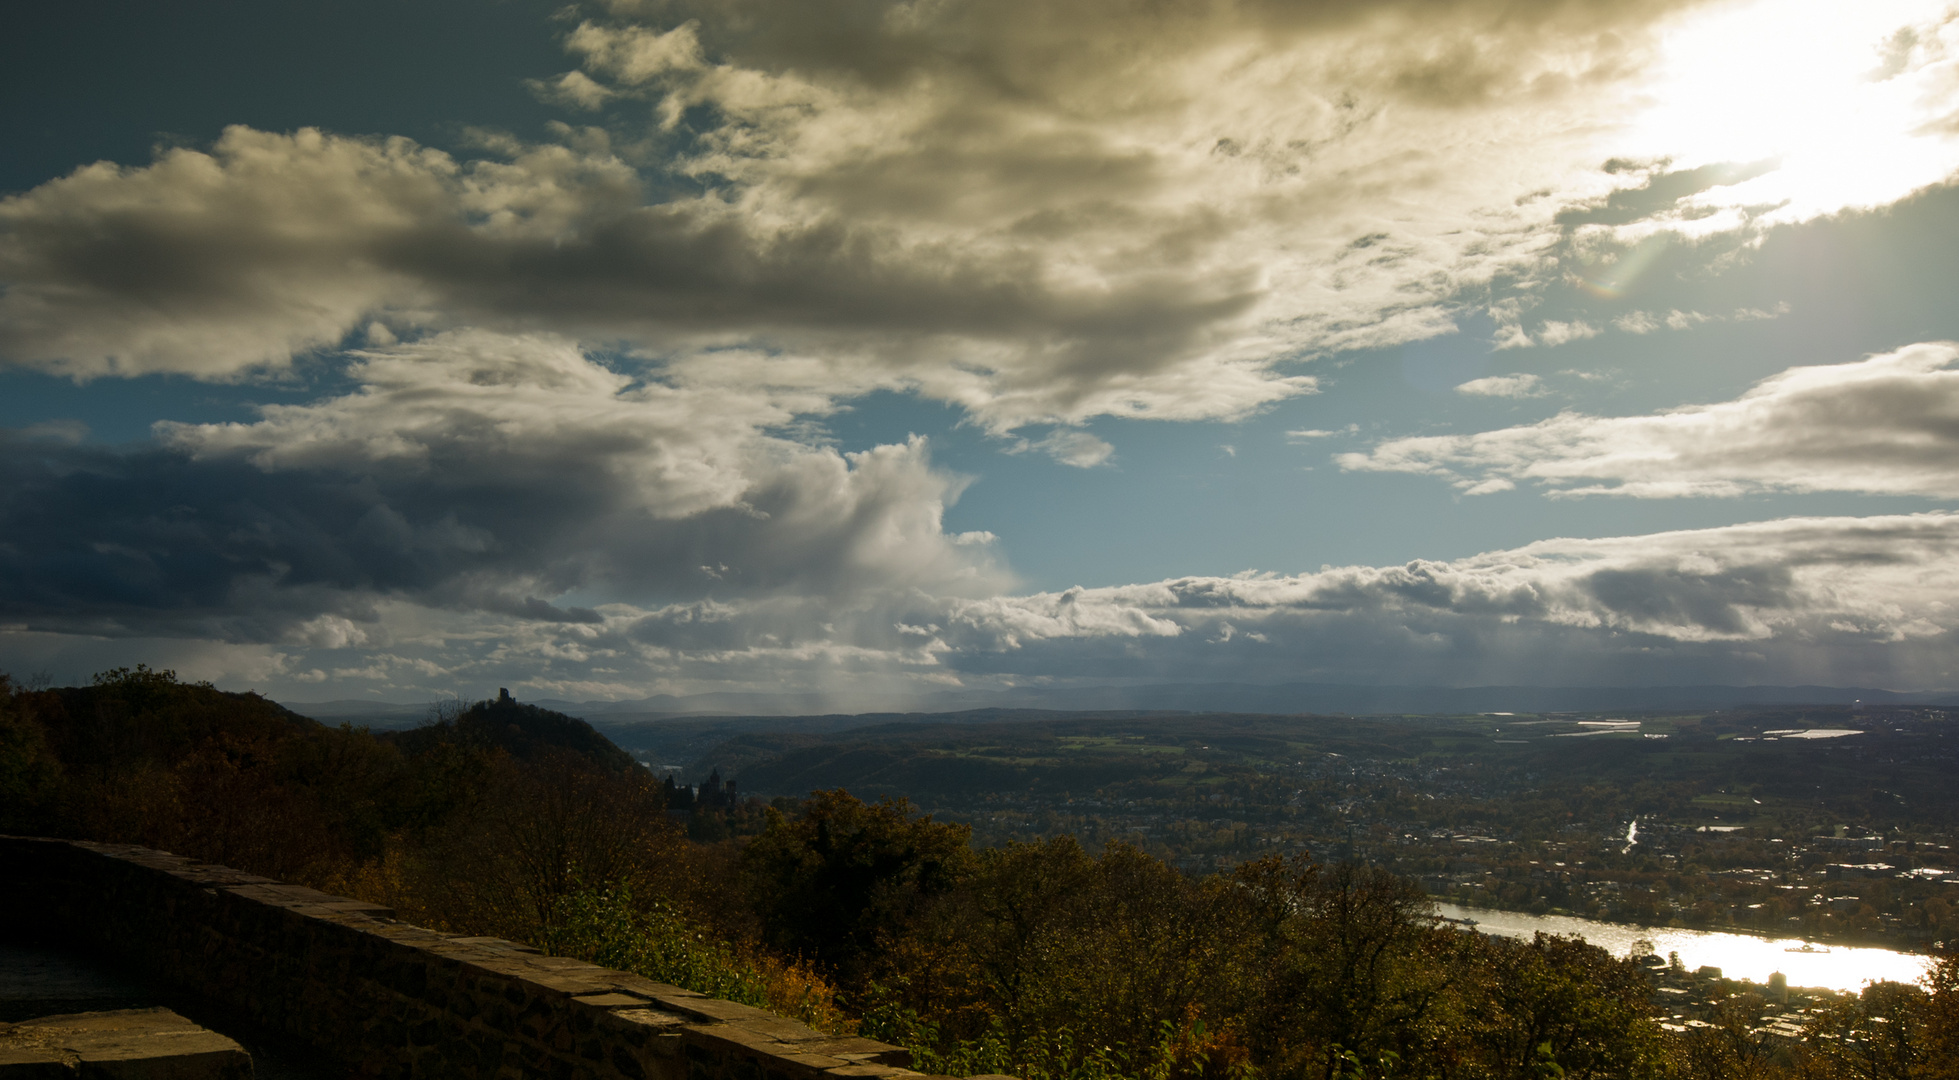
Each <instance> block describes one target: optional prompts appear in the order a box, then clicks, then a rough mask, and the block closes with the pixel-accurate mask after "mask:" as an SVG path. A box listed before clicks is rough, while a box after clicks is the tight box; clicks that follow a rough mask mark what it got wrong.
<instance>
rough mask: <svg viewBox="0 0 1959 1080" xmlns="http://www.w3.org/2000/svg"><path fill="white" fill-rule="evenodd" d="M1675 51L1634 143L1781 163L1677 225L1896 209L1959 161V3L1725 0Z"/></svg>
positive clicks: (1700, 201) (1686, 23)
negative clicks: (1732, 0)
mask: <svg viewBox="0 0 1959 1080" xmlns="http://www.w3.org/2000/svg"><path fill="white" fill-rule="evenodd" d="M1662 48H1663V59H1662V61H1661V64H1660V67H1659V69H1658V72H1657V77H1656V80H1655V82H1654V84H1653V85H1652V87H1651V89H1650V92H1649V93H1650V97H1649V100H1650V101H1651V102H1652V104H1651V107H1650V108H1648V109H1647V110H1645V112H1644V114H1643V115H1642V116H1640V117H1639V118H1638V120H1637V121H1635V123H1634V125H1633V128H1632V133H1631V134H1632V139H1631V150H1632V152H1633V153H1634V154H1637V155H1639V156H1641V157H1644V158H1647V159H1653V160H1659V159H1664V160H1667V161H1669V162H1670V166H1669V167H1671V168H1693V167H1696V166H1701V165H1710V164H1717V163H1724V162H1725V163H1733V164H1737V165H1742V164H1748V163H1755V162H1769V163H1774V165H1775V167H1774V168H1771V169H1769V170H1768V171H1766V172H1764V173H1762V174H1761V175H1760V176H1757V177H1755V178H1753V179H1748V180H1744V181H1742V182H1739V183H1735V184H1732V185H1728V186H1725V187H1717V188H1714V189H1711V190H1710V191H1708V192H1705V193H1704V194H1702V195H1701V196H1699V197H1697V198H1696V199H1694V200H1692V203H1691V206H1690V208H1689V209H1687V210H1685V211H1684V212H1683V218H1684V220H1677V221H1674V222H1670V223H1668V225H1667V226H1666V227H1667V228H1669V229H1671V230H1674V231H1681V232H1686V233H1688V234H1690V235H1691V234H1697V233H1702V232H1707V231H1713V230H1715V229H1724V228H1731V227H1733V226H1735V225H1737V224H1739V223H1740V221H1739V218H1740V216H1741V214H1742V211H1743V210H1744V209H1749V210H1752V211H1754V212H1755V213H1757V214H1761V215H1763V216H1761V217H1757V218H1756V220H1757V221H1758V222H1764V221H1765V222H1775V221H1797V220H1803V219H1806V218H1810V217H1815V216H1817V215H1820V214H1829V213H1834V212H1836V211H1839V210H1844V209H1853V208H1859V207H1870V206H1878V205H1883V204H1885V203H1889V202H1891V201H1894V200H1896V199H1898V198H1901V197H1903V196H1905V195H1907V194H1909V193H1911V192H1912V191H1915V190H1917V189H1919V188H1922V187H1925V186H1928V185H1931V184H1935V183H1938V182H1940V181H1942V180H1944V179H1945V178H1946V177H1947V176H1950V175H1951V174H1952V173H1953V172H1954V171H1955V169H1959V69H1956V68H1955V59H1959V7H1953V6H1951V5H1949V4H1947V3H1944V2H1942V0H1878V2H1873V0H1858V2H1845V0H1806V2H1805V0H1756V2H1752V3H1737V4H1727V5H1720V6H1717V7H1715V8H1713V9H1712V10H1709V11H1705V12H1703V13H1700V14H1698V15H1696V16H1692V17H1689V18H1687V19H1685V20H1683V21H1682V23H1681V24H1680V25H1679V26H1677V27H1675V28H1674V29H1673V31H1672V32H1670V33H1669V34H1667V35H1666V37H1665V39H1664V41H1663V46H1662Z"/></svg>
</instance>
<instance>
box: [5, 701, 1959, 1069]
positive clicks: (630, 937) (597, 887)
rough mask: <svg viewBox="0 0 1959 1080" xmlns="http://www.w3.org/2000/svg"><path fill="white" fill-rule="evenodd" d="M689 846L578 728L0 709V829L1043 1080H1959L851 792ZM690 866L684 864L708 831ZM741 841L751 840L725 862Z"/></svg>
mask: <svg viewBox="0 0 1959 1080" xmlns="http://www.w3.org/2000/svg"><path fill="white" fill-rule="evenodd" d="M741 813H743V814H747V815H749V816H750V817H752V818H755V819H758V822H759V824H758V826H757V828H758V829H759V831H752V830H751V831H750V835H746V836H740V835H729V836H728V837H727V838H725V839H719V840H715V841H713V842H702V841H700V840H691V839H689V838H688V835H687V822H686V821H685V820H684V817H685V815H681V814H678V813H674V812H670V808H669V806H668V803H667V794H666V792H664V791H663V789H662V787H661V785H659V784H658V783H656V782H655V781H654V780H653V779H652V777H651V776H650V775H649V774H648V773H647V772H646V771H645V770H643V769H640V768H638V767H637V766H635V765H633V763H632V762H631V761H630V759H628V758H626V756H625V755H624V754H623V753H621V752H619V751H618V750H617V748H616V747H612V746H611V745H610V744H609V743H607V742H606V741H605V740H604V739H603V738H602V737H599V736H598V735H597V733H596V732H593V731H592V729H591V728H590V727H589V726H587V725H585V724H583V723H582V722H581V721H577V720H574V719H572V718H569V717H564V716H560V715H558V714H555V713H550V712H547V711H545V710H541V709H536V708H534V707H531V706H525V705H522V704H519V703H517V702H514V701H510V700H508V699H507V698H506V699H501V700H497V701H486V702H479V703H477V704H475V705H472V706H470V707H468V708H455V709H449V710H445V711H442V712H441V713H440V714H439V715H435V716H432V717H431V722H430V723H429V724H428V725H426V726H424V727H422V728H419V729H416V730H414V731H410V732H400V733H383V734H379V735H377V734H373V733H370V732H367V731H365V730H363V729H357V728H350V727H344V726H343V727H339V728H329V727H325V726H322V725H320V724H318V723H315V722H313V721H311V720H307V719H305V718H303V717H299V716H296V715H294V714H292V713H290V712H288V711H286V710H284V709H282V708H281V707H279V706H277V705H275V704H273V703H271V702H268V701H265V700H263V699H261V698H258V697H256V696H254V695H241V694H226V693H221V692H218V691H216V690H214V689H212V688H211V687H209V686H208V685H193V684H185V683H182V682H180V681H178V680H177V679H176V678H175V676H174V675H173V674H172V673H170V672H167V671H151V670H149V669H147V668H142V667H138V668H136V669H119V670H116V671H112V672H106V673H104V674H102V675H100V676H97V677H96V679H95V680H94V682H93V683H92V684H91V685H90V686H86V687H71V688H63V689H49V690H33V691H29V690H23V689H21V688H19V687H16V686H14V685H13V684H12V683H11V682H8V681H5V680H4V678H0V829H4V830H6V831H12V832H32V833H40V834H53V835H67V836H75V837H83V838H92V839H102V840H116V841H125V842H134V843H142V844H148V845H152V846H156V847H160V848H164V849H167V850H172V851H175V852H178V853H180V854H184V855H190V856H193V857H196V858H201V859H207V860H211V861H215V862H223V863H227V864H229V865H233V866H237V867H240V868H242V869H248V870H252V871H256V872H259V873H264V874H267V875H269V876H274V877H279V878H284V879H287V880H293V881H299V882H304V883H307V884H310V885H314V886H316V887H319V888H322V889H326V890H329V891H335V892H341V893H347V894H351V895H355V896H359V897H362V898H364V899H369V900H373V901H376V902H380V903H385V904H388V905H391V906H393V907H395V908H396V909H397V910H398V911H399V912H400V914H401V916H402V917H403V918H405V919H409V920H411V921H415V922H419V923H423V924H426V925H431V926H434V927H437V928H440V929H445V930H450V931H454V932H462V933H472V934H492V935H498V936H504V937H511V938H515V939H519V940H524V941H529V942H531V943H533V944H536V945H538V946H540V947H542V948H545V949H548V950H550V951H553V952H556V953H560V954H565V955H576V956H580V957H584V958H588V959H593V960H596V961H598V962H600V963H604V964H607V965H610V966H615V967H620V968H626V969H630V970H635V971H640V972H642V973H644V974H646V975H648V976H650V977H653V978H656V979H661V980H664V981H668V982H673V983H677V984H679V985H683V986H688V987H690V988H694V989H699V990H703V991H706V992H710V993H715V994H720V995H722V996H726V997H730V998H734V999H736V1000H742V1001H747V1002H750V1003H753V1004H760V1005H765V1006H767V1007H770V1008H774V1009H776V1010H778V1011H780V1012H783V1013H786V1014H789V1015H794V1016H797V1017H799V1018H801V1019H804V1020H806V1021H808V1022H810V1023H812V1024H815V1025H817V1026H819V1027H822V1028H825V1029H827V1030H831V1031H838V1032H842V1031H858V1032H861V1033H863V1034H866V1035H870V1036H872V1037H876V1038H881V1039H885V1040H887V1041H893V1042H898V1043H902V1044H904V1045H907V1046H910V1047H912V1048H913V1049H914V1051H915V1053H916V1056H917V1059H918V1065H919V1067H920V1068H922V1069H925V1070H926V1071H931V1072H941V1073H956V1074H961V1075H965V1074H973V1073H1009V1074H1015V1075H1019V1076H1023V1077H1027V1078H1029V1080H1048V1078H1056V1080H1058V1078H1064V1077H1065V1078H1079V1080H1093V1078H1104V1077H1151V1078H1165V1080H1168V1078H1172V1077H1189V1078H1197V1077H1206V1078H1211V1077H1273V1078H1292V1077H1299V1078H1310V1080H1400V1078H1403V1077H1407V1078H1411V1080H1412V1078H1417V1077H1421V1078H1427V1077H1434V1078H1438V1080H1445V1078H1458V1077H1460V1078H1462V1080H1556V1078H1559V1077H1566V1076H1569V1077H1572V1078H1574V1080H1592V1078H1599V1080H1606V1078H1613V1080H1618V1078H1625V1080H1647V1078H1652V1080H1662V1078H1667V1080H1671V1078H1679V1080H1782V1078H1785V1077H1786V1078H1787V1080H1946V1078H1947V1076H1948V1074H1951V1073H1954V1072H1959V1030H1955V1029H1956V1027H1959V1025H1955V1021H1954V1018H1955V1017H1959V988H1956V987H1955V968H1954V965H1953V964H1951V963H1945V964H1942V965H1941V966H1940V968H1939V969H1938V972H1937V973H1936V975H1935V977H1934V978H1933V979H1932V980H1931V981H1930V983H1929V984H1928V985H1927V986H1926V987H1902V986H1896V985H1884V986H1880V987H1875V988H1873V989H1872V990H1871V991H1870V992H1867V993H1866V994H1865V995H1863V997H1861V998H1855V999H1846V1000H1844V1001H1842V1002H1839V1003H1838V1004H1836V1005H1834V1006H1832V1007H1831V1008H1829V1009H1827V1010H1824V1011H1823V1012H1821V1013H1820V1014H1818V1015H1817V1017H1816V1018H1815V1020H1814V1021H1813V1023H1812V1029H1813V1030H1812V1032H1811V1037H1809V1038H1806V1039H1804V1040H1800V1041H1788V1040H1781V1041H1772V1040H1770V1039H1769V1038H1767V1037H1766V1036H1764V1035H1763V1034H1762V1033H1761V1032H1760V1030H1759V1026H1760V1025H1759V1019H1760V1016H1761V1014H1762V1012H1763V1010H1764V1008H1765V1007H1766V1005H1765V1003H1763V1002H1761V1001H1760V1000H1759V999H1755V998H1751V997H1749V996H1747V995H1741V996H1737V997H1734V998H1731V999H1729V1000H1728V1001H1726V1002H1724V1003H1723V1004H1722V1006H1721V1007H1720V1009H1719V1010H1718V1011H1717V1013H1716V1014H1714V1015H1713V1016H1712V1017H1711V1019H1710V1020H1709V1021H1708V1022H1707V1024H1706V1026H1702V1027H1695V1028H1692V1029H1691V1030H1688V1031H1685V1032H1673V1031H1668V1030H1665V1029H1663V1028H1662V1027H1661V1026H1660V1024H1659V1023H1658V1020H1657V1017H1656V1016H1655V1015H1654V1013H1653V1010H1652V1008H1651V1006H1650V1004H1649V997H1650V995H1651V992H1652V991H1651V987H1650V985H1649V983H1648V981H1647V976H1646V974H1645V972H1644V971H1643V969H1641V968H1640V967H1639V966H1638V965H1637V964H1635V963H1634V962H1632V961H1630V960H1626V959H1618V958H1614V957H1611V956H1609V955H1607V954H1606V953H1605V952H1604V951H1602V950H1600V949H1597V948H1594V947H1592V946H1589V945H1587V944H1585V943H1583V942H1582V941H1579V940H1576V939H1566V938H1554V937H1542V938H1539V939H1537V940H1536V941H1533V942H1517V941H1508V940H1503V939H1495V938H1485V937H1482V936H1479V935H1476V934H1470V933H1463V932H1461V931H1458V930H1455V929H1453V928H1450V927H1447V926H1444V925H1438V924H1437V923H1436V922H1435V921H1434V920H1433V919H1431V918H1429V917H1428V910H1429V908H1428V903H1427V900H1426V898H1425V897H1424V896H1423V894H1422V893H1421V891H1420V889H1419V888H1417V887H1416V886H1414V885H1413V884H1412V883H1410V882H1408V881H1406V880H1404V879H1402V878H1399V877H1396V876H1395V875H1393V874H1391V873H1389V872H1387V871H1385V870H1382V869H1379V868H1375V867H1367V866H1359V865H1354V864H1339V865H1318V864H1314V863H1312V862H1309V861H1306V860H1303V859H1297V860H1289V861H1288V860H1280V859H1276V858H1273V859H1266V860H1263V861H1259V862H1254V863H1250V864H1247V865H1245V866H1242V867H1240V868H1238V869H1237V870H1235V871H1234V872H1232V873H1230V874H1219V875H1212V876H1208V877H1191V876H1188V875H1185V874H1182V873H1180V872H1178V871H1176V870H1175V869H1173V868H1172V867H1170V866H1168V865H1167V864H1165V863H1163V862H1161V861H1159V860H1157V859H1155V858H1153V857H1151V856H1149V855H1147V854H1144V853H1142V852H1140V851H1138V850H1136V849H1134V848H1131V847H1127V846H1124V845H1121V844H1109V845H1107V846H1106V847H1104V848H1103V850H1102V851H1100V852H1099V853H1090V852H1088V851H1086V850H1084V849H1083V848H1082V847H1081V846H1080V845H1079V844H1077V843H1076V842H1075V841H1074V840H1073V839H1072V838H1069V837H1065V836H1062V837H1054V838H1050V839H1046V840H1042V841H1039V842H1030V843H1018V844H1010V845H1007V846H1004V847H998V848H990V849H985V850H975V849H974V848H973V847H972V845H971V843H970V835H969V833H968V831H967V829H966V828H965V827H964V826H957V825H950V824H946V823H942V822H937V821H933V820H932V819H930V818H929V817H925V816H921V815H919V814H917V813H916V812H914V811H913V810H912V808H911V807H910V806H909V805H908V804H906V803H905V802H904V801H902V800H886V801H883V802H880V803H874V804H873V803H865V802H863V801H860V800H858V799H856V798H853V797H851V796H850V795H848V794H846V793H844V792H842V791H832V792H818V793H815V794H813V795H811V796H810V797H809V798H808V799H806V800H801V801H800V802H795V803H787V802H779V803H778V804H777V805H775V806H771V807H766V808H765V807H761V806H759V805H752V804H751V805H750V806H748V807H747V808H745V809H743V810H741ZM696 831H697V832H698V830H696ZM732 831H733V832H741V831H743V830H732Z"/></svg>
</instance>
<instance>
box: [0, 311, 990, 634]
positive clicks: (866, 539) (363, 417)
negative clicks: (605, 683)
mask: <svg viewBox="0 0 1959 1080" xmlns="http://www.w3.org/2000/svg"><path fill="white" fill-rule="evenodd" d="M359 357H360V359H359V360H358V362H357V363H356V364H355V365H354V368H353V370H352V372H351V374H352V375H353V376H354V377H355V378H356V379H358V380H359V381H360V383H361V386H360V388H359V389H357V390H355V391H354V392H351V393H348V394H346V395H344V396H340V397H332V398H327V399H324V400H322V401H320V402H317V403H315V404H311V405H304V406H277V407H267V408H265V409H264V410H263V412H264V418H263V419H262V420H259V421H258V422H255V423H249V424H221V425H186V424H168V423H166V424H160V425H158V440H159V443H160V445H158V446H155V447H146V448H134V449H125V450H115V449H104V448H100V447H89V446H72V445H64V444H61V443H59V442H51V441H49V440H47V439H39V440H30V439H27V438H24V437H17V438H15V439H14V440H12V441H11V442H10V443H8V444H6V445H5V451H6V452H5V454H4V457H0V460H4V463H5V468H6V470H7V475H6V476H5V493H6V495H5V498H4V500H0V535H4V536H6V537H7V539H8V542H7V543H6V545H5V546H4V547H0V589H3V590H4V597H0V608H3V609H4V610H6V611H7V612H8V613H9V615H10V617H11V618H13V619H16V620H18V621H20V622H21V623H22V624H24V625H25V626H27V627H28V628H31V629H68V630H76V631H81V632H91V633H99V634H132V633H157V632H164V633H178V634H185V635H192V636H209V637H216V638H223V639H231V640H259V641H265V640H275V641H276V640H284V639H286V638H290V637H293V636H295V635H297V636H298V637H301V638H306V637H308V636H309V635H312V636H317V635H318V634H320V633H325V634H327V635H328V636H329V637H331V636H333V635H335V634H338V635H341V636H342V637H349V638H351V637H353V636H361V635H365V634H366V633H367V630H365V629H362V627H364V626H376V625H377V621H378V620H379V615H378V614H377V610H378V609H377V605H379V604H381V603H383V602H386V601H390V600H406V601H412V602H415V603H418V604H422V605H425V606H432V607H441V608H445V609H450V610H454V611H457V612H491V613H497V612H500V613H503V614H507V615H513V616H520V617H522V618H525V619H530V620H541V621H545V622H557V623H584V624H590V623H596V622H599V621H601V619H600V616H599V615H597V614H596V613H595V612H594V611H592V610H591V609H590V608H580V607H576V606H574V607H569V608H561V607H558V606H554V605H553V604H551V603H548V602H547V599H548V598H554V597H558V596H561V595H563V594H565V593H567V592H569V591H573V590H581V589H582V590H599V591H600V592H601V593H602V594H603V595H605V596H607V597H609V598H613V599H618V600H627V601H630V600H634V599H639V600H641V601H646V600H651V599H654V598H662V599H692V598H705V597H709V596H713V597H720V598H728V597H741V596H748V595H755V594H771V595H773V594H781V595H784V596H789V597H812V598H831V597H837V596H848V595H852V594H855V593H858V592H862V591H867V590H868V591H878V590H898V591H903V590H906V589H912V588H919V587H928V588H931V589H932V590H934V591H935V592H937V593H940V594H944V595H958V594H962V593H966V594H980V595H984V594H988V593H992V592H996V591H997V590H998V589H999V588H1000V587H1001V586H1002V585H1004V584H1005V583H1006V582H1007V581H1008V579H1007V578H1006V577H1005V576H1004V574H1003V572H1001V571H999V570H997V569H995V568H994V567H993V565H992V563H991V561H990V558H989V547H988V540H989V539H990V538H989V537H987V536H985V535H984V534H978V535H965V536H948V535H946V534H945V533H944V532H942V531H941V529H940V526H939V519H940V515H941V514H942V512H943V510H944V507H945V505H946V504H947V503H949V502H951V501H952V500H953V499H955V498H956V497H957V496H958V493H959V491H960V489H961V487H962V486H963V481H961V480H960V479H959V478H957V477H952V476H948V475H946V474H944V473H941V472H938V471H935V470H933V469H932V468H931V467H930V464H929V461H928V458H927V452H926V447H925V444H924V442H923V441H922V440H916V439H915V440H913V441H912V442H910V443H909V444H903V445H892V446H883V447H878V448H876V449H873V450H869V451H866V452H863V453H858V454H849V455H846V454H840V453H837V452H836V451H834V450H830V449H827V448H824V447H821V446H812V445H809V444H806V443H801V442H796V441H791V440H787V439H784V438H780V437H777V436H772V435H769V434H767V433H766V429H767V428H770V427H772V426H775V425H780V424H784V423H787V422H788V421H789V420H790V419H791V418H792V417H793V416H794V415H795V410H796V408H797V406H798V404H799V403H797V402H795V401H793V400H791V401H782V400H774V399H771V398H769V397H768V396H767V395H766V394H759V393H756V392H753V391H749V392H746V393H737V392H734V391H731V390H729V389H727V388H726V387H724V386H715V385H712V384H710V385H694V384H688V383H678V384H667V383H644V384H640V383H635V382H633V380H631V379H629V378H627V377H626V376H623V375H620V374H617V373H615V372H613V371H610V370H608V369H607V368H605V367H603V366H601V365H599V364H597V363H595V362H593V361H592V360H591V359H589V358H588V357H586V356H584V355H582V354H581V353H579V352H578V351H577V350H576V349H575V348H572V347H571V346H570V345H568V344H567V343H565V342H563V341H560V340H555V339H550V338H541V337H507V336H498V335H490V334H485V333H482V332H458V333H453V334H448V335H443V336H439V337H436V338H433V339H429V340H426V341H422V342H417V343H411V344H403V345H397V346H393V347H390V348H385V349H376V350H370V351H367V352H364V353H361V354H359ZM321 617H331V618H329V619H328V620H327V621H326V622H321V621H320V619H321ZM336 620H337V621H336ZM323 627H324V628H325V629H324V630H323V629H322V628H323ZM380 629H385V628H380Z"/></svg>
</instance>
